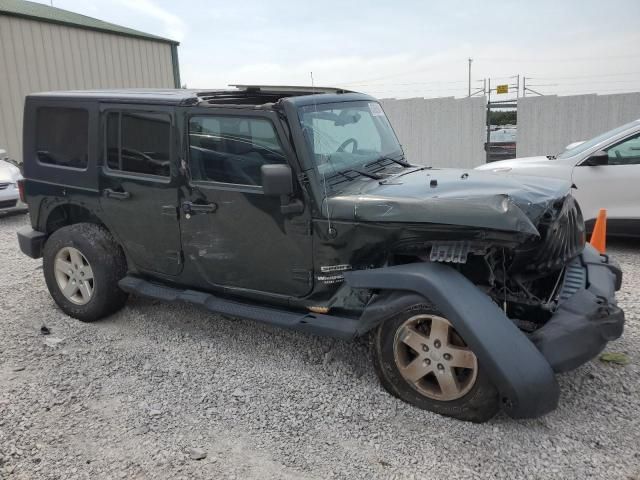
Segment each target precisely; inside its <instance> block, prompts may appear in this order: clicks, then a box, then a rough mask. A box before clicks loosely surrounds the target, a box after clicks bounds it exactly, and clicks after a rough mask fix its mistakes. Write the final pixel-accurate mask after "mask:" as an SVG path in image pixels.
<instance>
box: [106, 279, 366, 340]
mask: <svg viewBox="0 0 640 480" xmlns="http://www.w3.org/2000/svg"><path fill="white" fill-rule="evenodd" d="M118 285H119V286H120V288H121V289H122V290H124V291H125V292H128V293H133V294H135V295H140V296H142V297H149V298H155V299H158V300H164V301H167V302H186V303H192V304H194V305H199V306H201V307H204V308H206V309H207V310H210V311H211V312H214V313H220V314H222V315H229V316H231V317H239V318H245V319H248V320H255V321H258V322H263V323H268V324H270V325H275V326H277V327H281V328H289V329H292V330H299V331H303V332H306V333H311V334H314V335H322V336H328V337H336V338H342V339H345V340H350V339H352V338H354V337H355V336H356V334H357V332H358V326H360V322H359V321H358V319H354V318H347V317H336V316H334V315H323V314H316V313H311V312H294V311H291V310H281V309H277V308H273V307H263V306H261V305H256V304H248V303H241V302H237V301H233V300H228V299H225V298H221V297H216V296H215V295H212V294H210V293H205V292H200V291H197V290H183V289H180V288H175V287H169V286H166V285H158V284H155V283H151V282H148V281H146V280H143V279H141V278H138V277H132V276H127V277H124V278H123V279H122V280H120V282H118Z"/></svg>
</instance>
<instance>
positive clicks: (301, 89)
mask: <svg viewBox="0 0 640 480" xmlns="http://www.w3.org/2000/svg"><path fill="white" fill-rule="evenodd" d="M229 86H230V87H235V88H238V89H242V90H247V91H254V92H261V91H262V92H269V93H270V92H273V93H307V92H309V93H352V90H346V89H344V88H339V87H312V86H302V85H245V84H232V85H229Z"/></svg>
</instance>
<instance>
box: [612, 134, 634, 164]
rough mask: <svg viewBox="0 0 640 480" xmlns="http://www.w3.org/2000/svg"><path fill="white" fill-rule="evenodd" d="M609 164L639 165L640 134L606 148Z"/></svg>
mask: <svg viewBox="0 0 640 480" xmlns="http://www.w3.org/2000/svg"><path fill="white" fill-rule="evenodd" d="M607 153H608V154H609V165H640V134H639V135H635V136H634V137H631V138H627V139H626V140H625V141H623V142H621V143H619V144H617V145H614V146H613V147H610V148H608V149H607Z"/></svg>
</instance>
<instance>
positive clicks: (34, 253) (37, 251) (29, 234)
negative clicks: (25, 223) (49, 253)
mask: <svg viewBox="0 0 640 480" xmlns="http://www.w3.org/2000/svg"><path fill="white" fill-rule="evenodd" d="M46 240H47V236H46V235H45V234H44V233H42V232H38V231H37V230H33V229H32V228H31V227H23V228H21V229H20V230H18V244H19V245H20V250H22V253H24V254H25V255H27V256H29V257H31V258H40V257H42V250H43V248H44V242H45V241H46Z"/></svg>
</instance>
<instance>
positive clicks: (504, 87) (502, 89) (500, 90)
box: [496, 85, 509, 93]
mask: <svg viewBox="0 0 640 480" xmlns="http://www.w3.org/2000/svg"><path fill="white" fill-rule="evenodd" d="M496 93H509V85H498V86H497V87H496Z"/></svg>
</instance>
